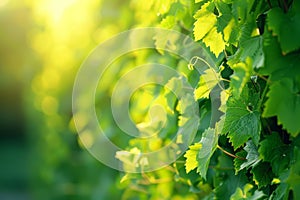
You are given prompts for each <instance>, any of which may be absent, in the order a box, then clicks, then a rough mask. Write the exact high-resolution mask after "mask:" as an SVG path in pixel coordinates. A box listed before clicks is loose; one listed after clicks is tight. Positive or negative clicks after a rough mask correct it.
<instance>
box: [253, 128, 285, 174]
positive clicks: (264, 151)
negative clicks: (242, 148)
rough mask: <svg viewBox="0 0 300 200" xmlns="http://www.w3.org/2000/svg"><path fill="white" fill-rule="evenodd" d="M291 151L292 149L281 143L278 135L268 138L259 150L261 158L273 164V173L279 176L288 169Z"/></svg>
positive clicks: (274, 134) (273, 134)
mask: <svg viewBox="0 0 300 200" xmlns="http://www.w3.org/2000/svg"><path fill="white" fill-rule="evenodd" d="M290 151H291V147H290V146H289V145H286V144H284V143H283V142H282V141H281V139H280V137H279V134H278V133H272V135H268V136H266V138H265V139H264V140H263V141H262V142H261V143H260V147H259V149H258V152H259V154H260V156H261V158H262V159H263V160H264V161H267V162H270V163H271V166H272V171H273V172H274V173H275V174H277V175H279V174H280V172H282V171H283V170H285V169H287V168H288V166H289V163H290V155H289V152H290Z"/></svg>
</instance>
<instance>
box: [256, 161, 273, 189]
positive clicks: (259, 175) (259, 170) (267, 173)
mask: <svg viewBox="0 0 300 200" xmlns="http://www.w3.org/2000/svg"><path fill="white" fill-rule="evenodd" d="M251 173H252V174H253V180H254V182H255V184H256V185H258V188H261V187H263V186H266V185H269V184H270V183H271V181H272V180H273V178H274V174H273V172H272V167H271V165H270V164H269V163H267V162H261V163H259V164H258V165H256V166H255V167H254V168H252V170H251Z"/></svg>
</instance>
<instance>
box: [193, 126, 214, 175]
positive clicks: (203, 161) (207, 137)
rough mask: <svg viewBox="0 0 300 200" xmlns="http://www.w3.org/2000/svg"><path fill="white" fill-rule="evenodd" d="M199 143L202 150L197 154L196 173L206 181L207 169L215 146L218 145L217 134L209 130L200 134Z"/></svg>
mask: <svg viewBox="0 0 300 200" xmlns="http://www.w3.org/2000/svg"><path fill="white" fill-rule="evenodd" d="M200 143H201V144H202V148H201V150H200V151H199V154H198V158H197V159H198V163H199V165H198V168H197V172H199V173H200V175H201V176H202V177H203V178H204V179H206V172H207V169H208V165H209V162H210V158H211V156H212V155H213V153H214V152H215V150H216V149H217V144H218V134H217V132H216V131H215V130H214V129H212V128H209V129H207V130H205V131H204V133H203V134H202V138H201V140H200Z"/></svg>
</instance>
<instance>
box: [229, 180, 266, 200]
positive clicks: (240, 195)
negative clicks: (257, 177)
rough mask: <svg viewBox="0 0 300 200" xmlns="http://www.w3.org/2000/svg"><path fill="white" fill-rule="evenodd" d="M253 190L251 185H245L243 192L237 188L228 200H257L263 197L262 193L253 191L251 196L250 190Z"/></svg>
mask: <svg viewBox="0 0 300 200" xmlns="http://www.w3.org/2000/svg"><path fill="white" fill-rule="evenodd" d="M252 189H253V185H251V184H249V183H247V184H246V185H245V186H244V188H243V190H242V189H241V188H239V187H238V188H237V189H236V191H235V193H234V194H232V195H231V197H230V200H242V199H243V200H258V199H260V198H262V197H264V196H265V194H264V193H263V192H262V191H257V190H256V191H255V192H254V194H252V192H251V190H252Z"/></svg>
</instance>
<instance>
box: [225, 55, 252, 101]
mask: <svg viewBox="0 0 300 200" xmlns="http://www.w3.org/2000/svg"><path fill="white" fill-rule="evenodd" d="M231 68H232V69H233V71H234V73H233V74H232V75H231V76H230V80H231V81H230V87H231V88H232V94H233V96H235V97H239V96H240V94H241V92H242V90H243V88H244V87H245V85H246V83H247V82H248V81H249V79H250V76H251V74H252V60H251V59H250V58H249V57H248V59H247V60H246V62H245V63H244V62H239V63H236V64H233V65H231Z"/></svg>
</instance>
